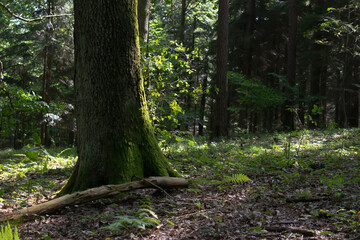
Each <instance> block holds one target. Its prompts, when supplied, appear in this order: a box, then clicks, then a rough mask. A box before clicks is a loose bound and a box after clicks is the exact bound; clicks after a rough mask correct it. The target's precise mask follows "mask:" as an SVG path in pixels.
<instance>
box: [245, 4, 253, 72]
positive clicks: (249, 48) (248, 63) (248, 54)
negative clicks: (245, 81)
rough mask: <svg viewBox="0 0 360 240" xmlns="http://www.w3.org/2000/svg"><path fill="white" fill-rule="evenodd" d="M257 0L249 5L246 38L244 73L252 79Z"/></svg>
mask: <svg viewBox="0 0 360 240" xmlns="http://www.w3.org/2000/svg"><path fill="white" fill-rule="evenodd" d="M255 2H256V1H255V0H249V1H248V4H247V9H246V14H247V24H246V30H245V37H244V51H245V53H244V61H243V64H244V67H243V69H244V70H243V73H244V74H245V75H246V76H247V77H249V78H251V77H252V55H253V44H252V39H253V32H254V27H255Z"/></svg>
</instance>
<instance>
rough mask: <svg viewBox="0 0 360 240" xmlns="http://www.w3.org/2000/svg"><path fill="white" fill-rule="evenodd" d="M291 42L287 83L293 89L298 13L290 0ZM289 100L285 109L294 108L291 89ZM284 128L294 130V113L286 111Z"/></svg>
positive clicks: (294, 2)
mask: <svg viewBox="0 0 360 240" xmlns="http://www.w3.org/2000/svg"><path fill="white" fill-rule="evenodd" d="M288 13H289V40H288V53H287V72H286V73H287V74H286V77H287V81H288V83H289V85H290V86H291V87H294V86H295V78H296V32H297V12H296V0H289V9H288ZM286 92H287V96H288V98H289V99H288V100H287V101H286V103H285V108H288V107H294V96H293V93H292V92H291V90H290V89H286ZM283 122H284V126H285V127H286V128H287V129H289V130H293V129H294V113H293V112H292V111H289V110H286V109H285V111H284V120H283Z"/></svg>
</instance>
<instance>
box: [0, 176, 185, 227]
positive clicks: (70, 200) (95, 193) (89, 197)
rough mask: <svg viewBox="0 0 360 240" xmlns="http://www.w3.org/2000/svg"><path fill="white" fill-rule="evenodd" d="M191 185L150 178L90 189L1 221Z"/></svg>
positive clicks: (13, 213)
mask: <svg viewBox="0 0 360 240" xmlns="http://www.w3.org/2000/svg"><path fill="white" fill-rule="evenodd" d="M188 185H189V182H188V181H186V180H185V179H184V178H174V177H149V178H144V179H142V180H140V181H134V182H129V183H124V184H119V185H104V186H100V187H96V188H90V189H87V190H85V191H82V192H77V193H73V194H67V195H64V196H61V197H59V198H55V199H53V200H50V201H48V202H45V203H41V204H39V205H35V206H31V207H28V208H23V209H21V210H18V211H14V212H12V213H10V214H7V215H4V216H1V217H0V221H6V220H17V219H20V218H21V219H22V220H24V221H25V220H30V219H32V218H34V217H35V216H39V215H44V214H50V213H53V212H56V211H57V210H59V209H62V208H64V207H66V206H71V205H75V204H81V203H86V202H90V201H93V200H97V199H101V198H106V197H111V196H114V195H116V194H119V193H120V192H126V191H130V190H134V189H142V188H154V187H161V188H185V187H187V186H188Z"/></svg>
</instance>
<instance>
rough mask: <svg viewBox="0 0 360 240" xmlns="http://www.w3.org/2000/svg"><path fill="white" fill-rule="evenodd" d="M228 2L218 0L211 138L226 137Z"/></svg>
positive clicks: (226, 0) (227, 0)
mask: <svg viewBox="0 0 360 240" xmlns="http://www.w3.org/2000/svg"><path fill="white" fill-rule="evenodd" d="M228 35H229V0H219V19H218V30H217V37H218V38H217V51H216V86H215V87H216V90H215V106H214V108H213V113H212V114H214V115H213V118H212V120H213V122H212V129H211V131H212V132H211V134H212V135H211V136H212V138H218V137H226V136H228V125H229V122H228V97H229V88H228V76H227V71H228V39H229V36H228Z"/></svg>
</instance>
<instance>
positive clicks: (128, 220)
mask: <svg viewBox="0 0 360 240" xmlns="http://www.w3.org/2000/svg"><path fill="white" fill-rule="evenodd" d="M142 203H143V204H142V205H141V207H142V208H140V209H138V210H137V211H136V214H135V215H136V216H128V215H124V216H116V217H115V220H114V221H113V223H112V224H110V225H109V226H106V227H104V229H107V230H110V231H119V232H121V231H123V230H126V229H131V228H136V229H140V230H145V229H146V228H151V227H155V226H157V225H159V223H160V220H159V219H158V216H157V215H156V214H155V212H154V211H153V210H152V207H151V206H150V204H151V202H150V200H149V199H148V198H147V197H146V196H144V197H143V200H142Z"/></svg>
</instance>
